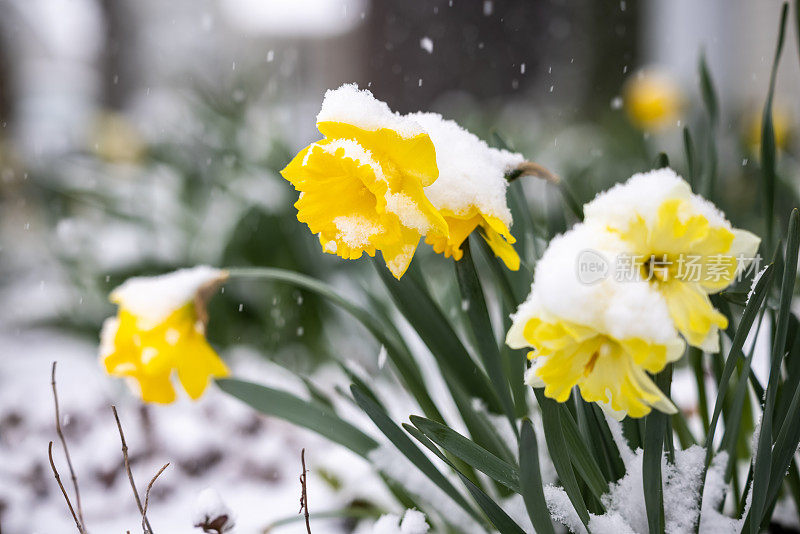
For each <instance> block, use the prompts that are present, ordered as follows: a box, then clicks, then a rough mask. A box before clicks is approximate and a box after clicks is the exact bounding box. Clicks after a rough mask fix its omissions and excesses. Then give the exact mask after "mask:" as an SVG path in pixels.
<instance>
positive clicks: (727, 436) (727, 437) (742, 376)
mask: <svg viewBox="0 0 800 534" xmlns="http://www.w3.org/2000/svg"><path fill="white" fill-rule="evenodd" d="M764 313H765V310H763V309H762V310H761V314H760V315H759V319H758V321H757V323H756V330H755V333H754V334H753V339H758V335H759V333H760V332H761V325H762V324H763V321H762V320H763V318H764ZM755 351H756V344H755V343H753V346H752V347H750V350H749V351H748V354H747V358H745V361H744V363H743V364H742V366H741V369H740V371H739V377H738V379H737V382H736V389H735V390H734V393H733V402H731V408H730V414H729V416H728V418H727V419H726V420H725V433H724V434H723V435H722V442H721V443H720V450H724V451H727V453H728V466H727V467H726V469H725V482H730V480H731V476H732V475H733V471H734V467H735V464H736V443H737V441H738V440H739V430H740V428H741V423H742V417H743V412H744V404H745V400H746V399H747V384H748V379H747V375H748V374H749V373H750V369H751V364H752V362H753V355H754V354H755Z"/></svg>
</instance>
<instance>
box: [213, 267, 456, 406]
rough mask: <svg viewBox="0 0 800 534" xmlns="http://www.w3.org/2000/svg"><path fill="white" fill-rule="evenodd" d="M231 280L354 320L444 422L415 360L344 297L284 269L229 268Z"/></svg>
mask: <svg viewBox="0 0 800 534" xmlns="http://www.w3.org/2000/svg"><path fill="white" fill-rule="evenodd" d="M227 271H228V273H229V274H230V276H231V277H232V278H233V277H242V278H248V277H251V278H259V279H264V280H275V281H280V282H285V283H289V284H292V285H295V286H298V287H301V288H303V289H307V290H308V291H311V292H313V293H316V294H318V295H320V296H322V297H323V298H325V299H327V300H329V301H330V302H332V303H333V304H336V305H337V306H339V307H340V308H341V309H343V310H344V311H346V312H347V313H349V314H350V315H351V316H353V317H354V318H355V319H356V320H357V321H358V322H360V323H361V324H362V325H363V326H364V327H365V328H366V329H367V330H368V331H369V332H370V333H371V334H372V335H373V336H374V337H375V339H377V340H378V342H379V343H381V344H382V345H383V346H384V347H385V348H386V354H387V356H388V357H389V359H390V360H391V362H392V364H393V365H394V367H395V369H397V373H398V374H399V375H400V378H401V379H402V381H403V384H404V385H405V386H406V388H407V389H408V391H409V392H410V393H411V395H413V396H414V399H415V400H416V401H417V402H418V403H419V405H420V407H421V408H422V411H423V412H425V415H427V416H428V417H430V418H431V419H435V420H437V421H444V419H443V418H442V415H441V414H440V413H439V410H438V408H437V407H436V404H435V403H434V402H433V400H432V399H431V397H430V395H429V394H428V390H427V388H426V386H425V381H424V380H423V378H422V373H421V372H420V370H419V367H418V366H417V363H416V361H414V358H413V357H412V356H411V354H409V352H408V351H407V350H405V348H404V347H403V346H402V344H400V343H399V342H398V341H397V339H396V338H395V337H393V336H392V335H389V334H387V327H386V325H384V324H383V323H382V322H381V321H379V320H378V319H376V318H375V316H374V315H373V314H372V313H370V312H368V311H367V310H366V309H364V308H363V307H361V306H359V305H357V304H355V303H353V302H352V301H350V300H348V299H346V298H345V297H343V296H342V295H341V294H340V293H339V292H338V291H336V290H335V289H334V288H333V287H331V286H330V285H328V284H326V283H324V282H321V281H319V280H317V279H315V278H311V277H310V276H305V275H302V274H299V273H295V272H292V271H287V270H285V269H274V268H268V267H253V268H231V269H227Z"/></svg>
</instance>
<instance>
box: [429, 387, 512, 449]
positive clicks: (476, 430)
mask: <svg viewBox="0 0 800 534" xmlns="http://www.w3.org/2000/svg"><path fill="white" fill-rule="evenodd" d="M445 382H446V383H447V387H448V388H449V389H450V394H451V395H452V397H453V402H455V404H456V408H458V413H459V414H460V415H461V418H462V419H463V420H464V425H466V427H467V430H469V435H470V437H472V440H473V441H474V442H475V443H477V444H478V445H480V446H481V447H483V448H484V449H486V450H488V451H489V452H491V453H492V454H494V455H495V456H497V457H499V458H502V459H504V460H506V461H508V462H513V461H514V454H513V453H512V452H511V449H509V446H508V443H506V442H505V440H504V439H501V437H500V434H499V433H498V432H497V429H496V428H495V427H494V426H493V425H492V423H491V422H490V421H489V418H488V417H487V414H486V413H484V412H483V411H482V410H478V409H476V406H475V405H474V403H473V400H472V397H470V395H469V394H468V393H467V392H466V391H464V389H463V388H462V387H461V386H460V385H459V384H458V383H456V382H454V381H453V380H451V379H449V378H447V377H445Z"/></svg>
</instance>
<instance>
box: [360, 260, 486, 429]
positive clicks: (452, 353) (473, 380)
mask: <svg viewBox="0 0 800 534" xmlns="http://www.w3.org/2000/svg"><path fill="white" fill-rule="evenodd" d="M375 267H376V268H377V271H378V274H379V275H380V278H381V280H382V281H383V283H384V285H385V286H386V289H387V290H388V291H389V294H390V295H391V297H392V300H394V302H395V304H396V305H397V308H398V309H399V310H400V312H401V313H402V314H403V316H404V317H405V318H406V319H407V320H408V322H409V323H410V324H411V326H413V327H414V330H416V332H417V334H419V336H420V338H422V341H423V342H424V343H425V345H427V346H428V348H429V349H430V351H431V353H432V354H433V356H434V357H435V358H436V361H437V362H438V364H439V367H440V368H441V371H442V374H444V375H446V376H448V377H452V378H453V379H456V380H457V381H458V382H459V384H460V385H461V386H462V387H463V388H464V390H465V391H469V392H470V395H472V396H474V397H478V398H479V399H482V400H483V401H484V402H486V404H487V406H488V407H489V409H490V410H492V411H493V412H495V413H500V407H499V401H498V399H497V396H496V395H495V393H494V391H493V390H492V388H491V385H490V383H489V379H488V377H487V376H486V374H485V373H484V372H483V370H482V369H481V368H480V367H478V365H477V364H476V363H475V361H474V360H473V359H472V357H471V356H470V354H469V352H467V349H466V348H465V347H464V345H463V343H461V340H460V339H458V335H456V332H455V330H453V326H452V325H451V324H450V323H449V322H448V320H447V318H446V317H445V316H444V314H443V313H442V311H441V310H440V309H439V306H438V305H437V304H436V303H435V302H434V301H433V299H431V296H430V294H429V293H428V292H427V291H424V290H423V289H422V288H421V287H420V286H419V284H417V283H416V282H415V281H414V280H412V277H409V276H404V277H403V278H401V279H400V280H397V279H395V278H394V277H393V276H392V275H391V273H390V272H389V271H388V269H386V268H384V267H383V266H381V265H378V264H377V263H376V264H375Z"/></svg>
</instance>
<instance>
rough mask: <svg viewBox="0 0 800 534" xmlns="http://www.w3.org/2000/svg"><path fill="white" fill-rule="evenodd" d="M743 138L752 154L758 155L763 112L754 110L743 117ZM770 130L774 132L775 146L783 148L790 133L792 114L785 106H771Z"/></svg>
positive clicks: (787, 141)
mask: <svg viewBox="0 0 800 534" xmlns="http://www.w3.org/2000/svg"><path fill="white" fill-rule="evenodd" d="M745 127H746V128H745V132H744V140H745V143H746V144H747V148H749V149H750V151H751V152H752V153H753V154H756V155H760V151H761V129H762V127H763V112H762V111H761V110H756V111H753V112H751V113H750V114H748V115H747V117H746V118H745ZM772 130H773V132H774V133H775V146H776V147H778V148H780V149H785V148H786V146H787V145H788V144H789V140H790V137H791V134H792V114H791V112H790V111H789V110H788V109H786V107H785V106H782V105H780V104H777V103H776V104H774V105H773V107H772Z"/></svg>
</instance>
